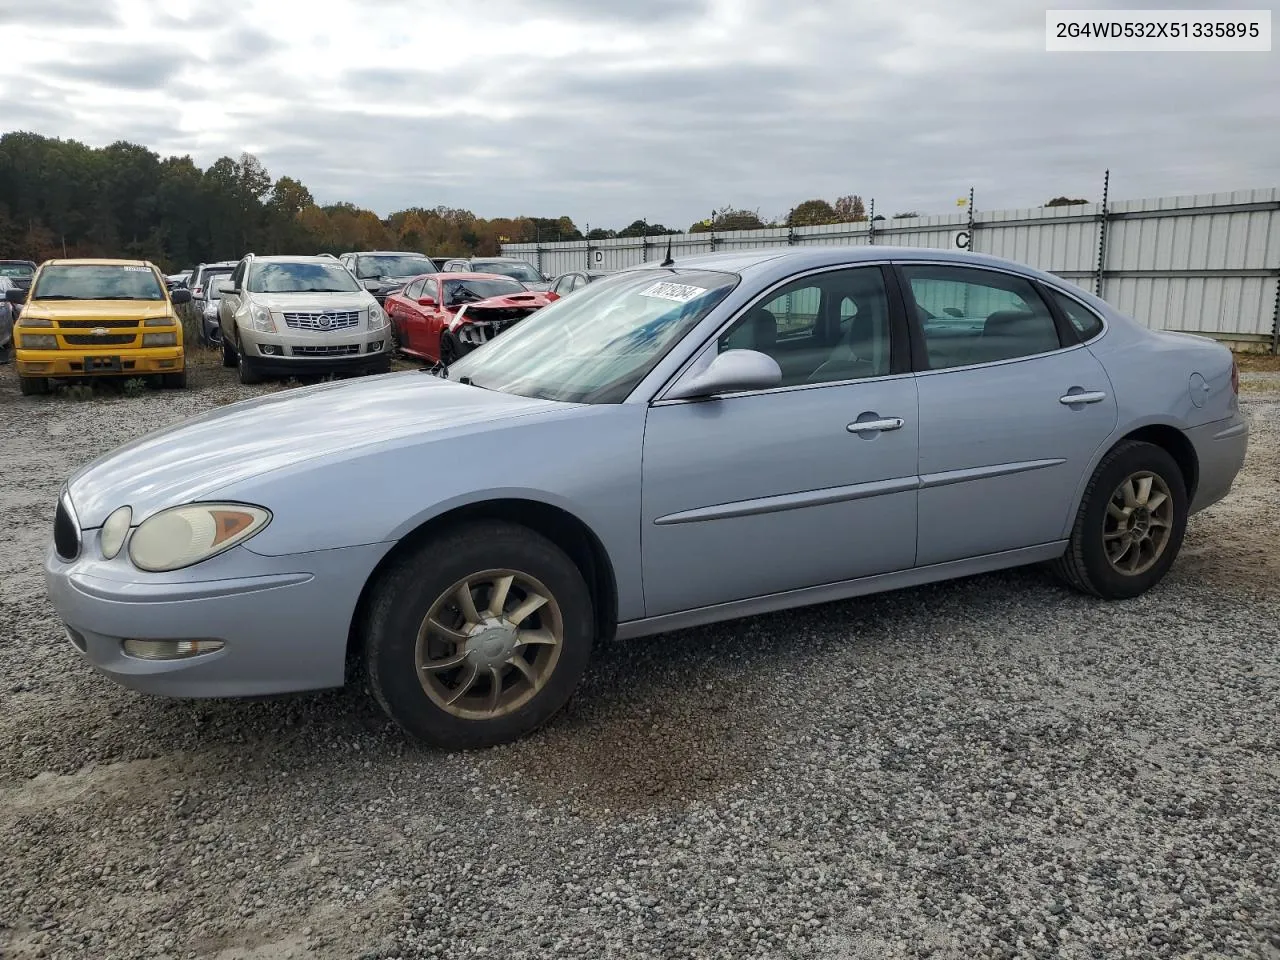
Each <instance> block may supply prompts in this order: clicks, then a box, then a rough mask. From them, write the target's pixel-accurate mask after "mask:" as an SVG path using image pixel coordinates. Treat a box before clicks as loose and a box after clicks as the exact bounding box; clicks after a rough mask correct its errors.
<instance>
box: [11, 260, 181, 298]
mask: <svg viewBox="0 0 1280 960" xmlns="http://www.w3.org/2000/svg"><path fill="white" fill-rule="evenodd" d="M31 299H32V300H164V299H165V293H164V285H163V284H161V283H160V278H159V277H157V276H156V273H155V271H154V270H152V269H151V268H150V267H143V266H126V265H115V264H56V265H53V266H47V267H45V268H44V269H43V270H42V271H40V279H38V280H37V281H36V286H35V289H34V290H32V291H31Z"/></svg>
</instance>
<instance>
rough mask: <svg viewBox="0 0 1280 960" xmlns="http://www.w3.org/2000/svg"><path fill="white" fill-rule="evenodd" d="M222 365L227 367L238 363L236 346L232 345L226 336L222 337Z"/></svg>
mask: <svg viewBox="0 0 1280 960" xmlns="http://www.w3.org/2000/svg"><path fill="white" fill-rule="evenodd" d="M222 365H223V366H224V367H227V368H231V367H234V366H235V365H236V351H235V347H233V346H231V341H230V340H228V339H227V338H226V337H223V338H222Z"/></svg>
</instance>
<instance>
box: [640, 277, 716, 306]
mask: <svg viewBox="0 0 1280 960" xmlns="http://www.w3.org/2000/svg"><path fill="white" fill-rule="evenodd" d="M706 292H707V288H706V287H691V286H689V284H687V283H668V282H667V281H665V280H664V281H660V282H658V283H655V284H654V285H653V286H651V287H645V288H644V289H643V290H641V291H640V296H642V297H657V298H658V299H659V300H674V301H675V302H676V303H688V302H689V301H690V300H692V299H693V298H694V297H697V296H701V295H702V294H704V293H706Z"/></svg>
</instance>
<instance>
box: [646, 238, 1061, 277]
mask: <svg viewBox="0 0 1280 960" xmlns="http://www.w3.org/2000/svg"><path fill="white" fill-rule="evenodd" d="M672 259H673V260H674V264H673V266H674V268H677V269H681V270H723V271H725V272H728V273H741V272H742V271H744V270H750V269H753V268H755V267H760V266H762V265H764V264H769V266H771V267H778V266H783V265H785V266H786V267H788V268H791V269H795V270H804V269H807V268H810V267H824V266H829V265H833V264H841V263H857V262H859V261H868V262H870V261H876V260H933V261H951V262H955V263H956V264H970V265H972V266H989V267H1002V268H1005V269H1013V270H1016V271H1018V272H1020V273H1025V274H1028V275H1030V276H1048V275H1047V274H1045V273H1044V272H1043V271H1040V270H1036V269H1035V268H1033V267H1029V266H1027V265H1026V264H1024V263H1018V262H1016V261H1013V260H1006V259H1003V258H1001V257H991V256H987V255H986V254H981V253H968V252H961V251H953V250H942V249H936V248H933V247H891V246H879V245H876V244H867V245H864V246H862V245H860V246H851V245H846V244H815V245H812V246H808V245H806V246H803V247H765V248H760V249H754V250H731V251H726V252H724V253H704V254H698V255H697V256H692V257H679V256H676V255H675V254H673V255H672ZM625 269H626V270H627V271H631V270H646V269H648V270H656V269H660V263H659V262H658V261H656V260H650V261H648V262H646V263H640V264H635V265H634V266H631V267H627V268H625Z"/></svg>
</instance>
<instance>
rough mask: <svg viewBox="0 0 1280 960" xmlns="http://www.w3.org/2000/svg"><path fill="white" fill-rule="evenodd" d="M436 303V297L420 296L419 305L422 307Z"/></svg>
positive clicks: (432, 305)
mask: <svg viewBox="0 0 1280 960" xmlns="http://www.w3.org/2000/svg"><path fill="white" fill-rule="evenodd" d="M435 305H436V301H435V298H433V297H419V298H418V306H420V307H434V306H435Z"/></svg>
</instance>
